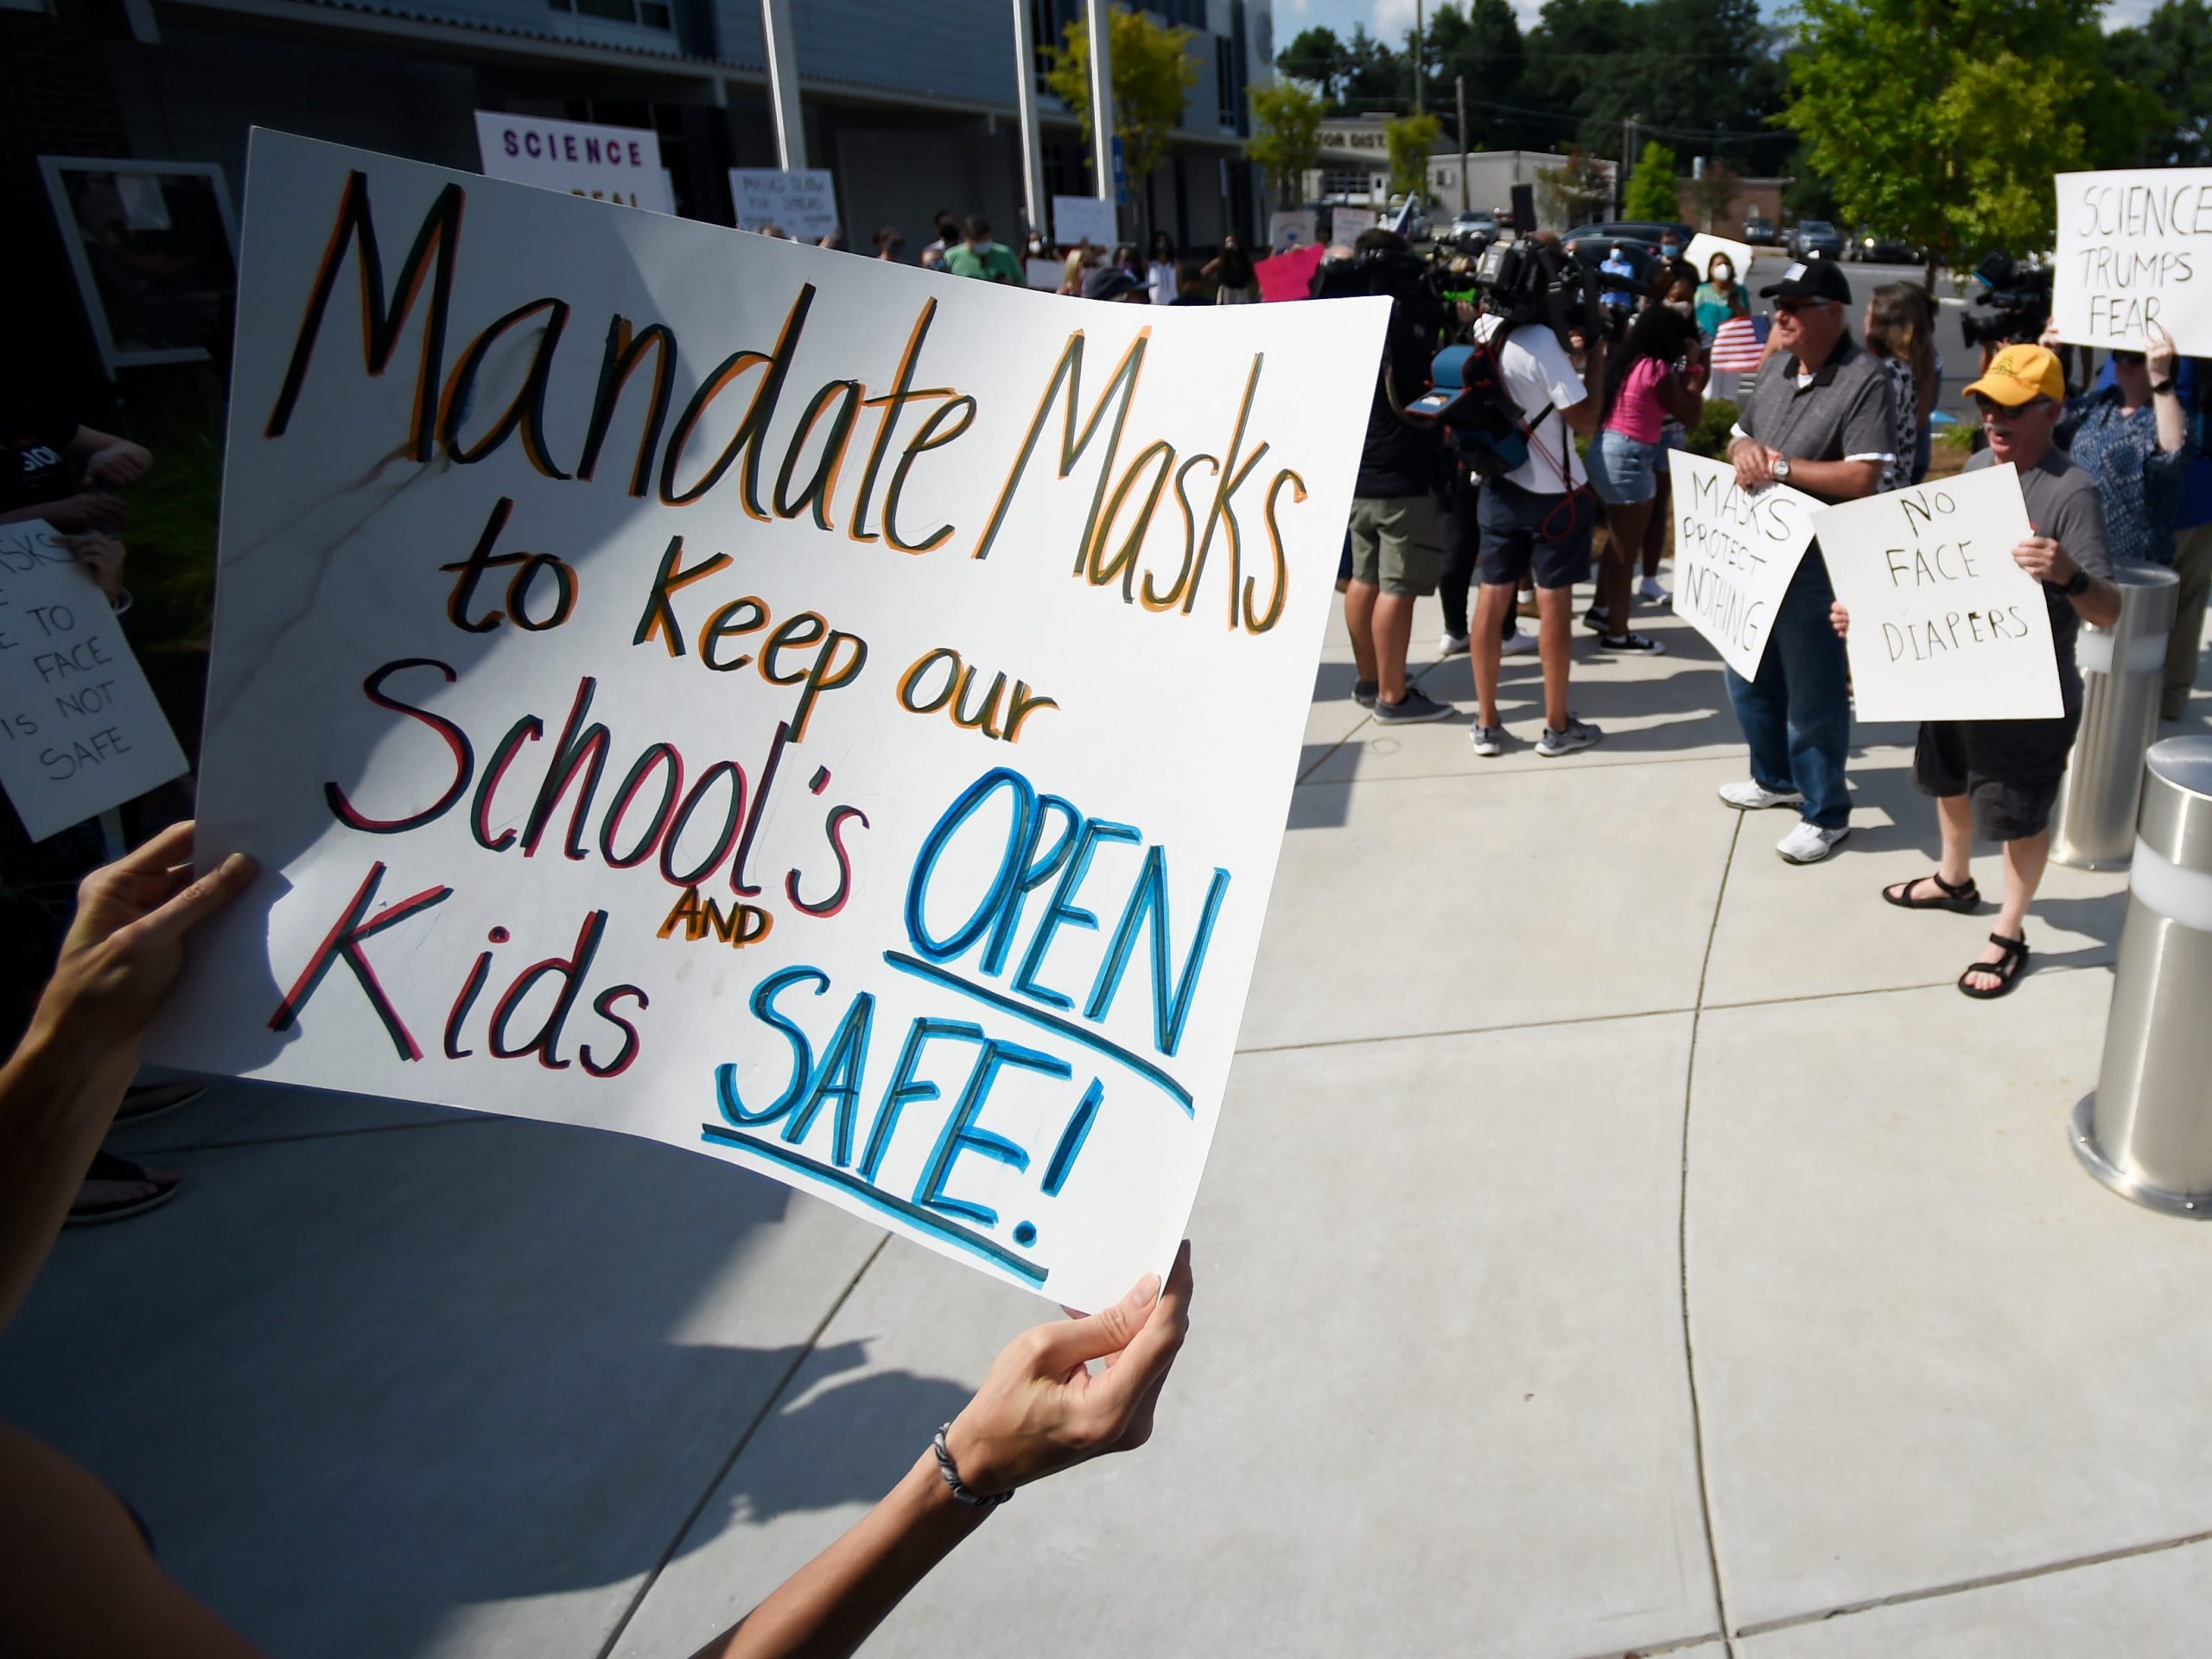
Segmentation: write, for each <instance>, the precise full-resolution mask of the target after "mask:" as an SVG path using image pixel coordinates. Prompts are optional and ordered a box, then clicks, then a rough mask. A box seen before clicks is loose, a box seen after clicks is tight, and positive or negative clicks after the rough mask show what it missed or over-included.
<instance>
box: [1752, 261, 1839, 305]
mask: <svg viewBox="0 0 2212 1659" xmlns="http://www.w3.org/2000/svg"><path fill="white" fill-rule="evenodd" d="M1759 298H1761V299H1763V300H1837V301H1840V302H1842V303H1843V304H1845V305H1849V304H1850V303H1851V282H1850V279H1849V278H1848V277H1845V275H1844V274H1843V267H1842V266H1841V265H1839V264H1836V262H1835V261H1834V260H1833V259H1811V260H1808V261H1807V262H1806V263H1805V264H1802V265H1792V266H1790V267H1789V270H1785V271H1783V273H1782V280H1781V281H1780V282H1778V283H1769V284H1768V285H1767V286H1766V287H1764V288H1763V289H1759Z"/></svg>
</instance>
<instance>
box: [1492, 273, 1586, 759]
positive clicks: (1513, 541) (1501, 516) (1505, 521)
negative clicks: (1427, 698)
mask: <svg viewBox="0 0 2212 1659" xmlns="http://www.w3.org/2000/svg"><path fill="white" fill-rule="evenodd" d="M1525 247H1526V251H1525V252H1522V253H1520V254H1519V259H1521V260H1528V261H1531V262H1533V263H1532V264H1526V265H1519V266H1518V268H1519V269H1520V270H1522V271H1525V272H1528V273H1529V277H1528V278H1527V281H1528V282H1533V283H1540V284H1541V287H1542V289H1543V291H1544V292H1545V294H1547V295H1548V296H1552V297H1554V299H1559V300H1566V299H1569V298H1571V299H1572V300H1573V301H1575V302H1580V315H1581V316H1583V317H1585V318H1586V316H1587V311H1588V307H1587V303H1586V301H1585V300H1584V299H1583V293H1584V289H1583V284H1584V283H1585V282H1586V280H1587V273H1586V271H1585V270H1583V269H1582V267H1581V266H1580V265H1579V264H1576V263H1575V261H1574V260H1573V257H1571V256H1569V255H1567V254H1564V253H1562V252H1560V249H1559V245H1558V238H1555V237H1552V236H1550V235H1549V233H1548V232H1537V233H1536V234H1535V236H1534V237H1532V238H1530V239H1529V243H1528V244H1527V245H1525ZM1516 264H1518V262H1517V261H1516ZM1516 292H1517V293H1518V294H1520V295H1523V296H1525V295H1527V294H1528V293H1529V288H1528V287H1527V286H1526V285H1525V283H1524V285H1523V286H1522V287H1520V288H1519V289H1517V290H1516ZM1483 305H1484V315H1482V316H1480V317H1478V318H1477V319H1476V321H1475V323H1474V327H1473V330H1472V338H1473V340H1474V343H1475V344H1477V345H1478V346H1481V345H1490V344H1491V342H1493V341H1495V342H1496V345H1495V348H1494V349H1495V353H1496V357H1497V368H1498V375H1499V378H1500V379H1501V380H1502V381H1503V385H1504V388H1505V390H1506V391H1507V393H1508V394H1509V395H1510V397H1511V398H1512V400H1513V402H1514V404H1515V405H1516V407H1517V408H1518V410H1519V411H1520V419H1521V423H1522V431H1523V435H1525V436H1526V438H1527V440H1528V447H1529V453H1528V458H1527V459H1526V460H1524V461H1522V462H1521V463H1520V464H1519V465H1518V466H1516V467H1513V468H1512V469H1511V470H1510V472H1507V473H1506V474H1504V475H1503V476H1502V477H1498V478H1494V479H1492V480H1490V481H1489V482H1488V483H1486V484H1485V485H1484V486H1483V490H1482V494H1481V498H1480V499H1479V500H1478V503H1477V505H1476V513H1475V517H1476V522H1477V524H1478V527H1479V530H1480V544H1479V547H1478V552H1477V555H1476V562H1477V568H1478V572H1479V574H1480V575H1481V578H1482V589H1481V592H1480V594H1479V595H1478V597H1477V600H1476V603H1475V615H1474V621H1473V626H1472V629H1471V656H1472V658H1473V659H1474V671H1475V695H1476V699H1477V702H1478V705H1479V708H1478V713H1477V714H1476V716H1475V725H1474V730H1473V733H1472V734H1471V735H1472V737H1473V741H1474V747H1475V753H1477V754H1479V755H1484V756H1489V755H1497V754H1503V753H1504V752H1505V743H1506V735H1505V728H1504V725H1503V722H1502V721H1501V720H1500V719H1499V717H1498V711H1497V681H1498V671H1499V661H1500V656H1501V651H1500V643H1501V642H1500V634H1501V632H1502V630H1503V626H1504V624H1505V622H1506V620H1507V619H1508V618H1509V617H1510V615H1511V614H1512V611H1513V607H1514V602H1515V595H1516V594H1517V593H1518V592H1519V591H1520V586H1521V583H1522V581H1523V580H1525V579H1526V578H1528V577H1529V576H1530V575H1534V576H1535V584H1536V617H1537V625H1536V639H1537V651H1538V654H1539V655H1540V657H1541V659H1542V662H1543V665H1544V731H1543V735H1542V736H1541V737H1540V738H1539V739H1538V740H1537V741H1536V753H1538V754H1541V755H1546V756H1554V755H1561V754H1571V753H1573V752H1574V751H1575V750H1577V749H1586V748H1588V747H1590V746H1591V745H1592V743H1595V742H1596V741H1598V740H1599V737H1601V736H1602V735H1603V734H1602V733H1601V732H1600V731H1599V729H1598V728H1596V727H1595V726H1592V725H1590V724H1588V723H1587V722H1586V721H1580V720H1577V719H1576V718H1575V717H1574V715H1573V712H1572V711H1571V710H1570V709H1568V708H1567V672H1568V665H1569V661H1570V658H1569V653H1570V652H1571V651H1572V649H1573V599H1574V584H1575V583H1576V582H1584V581H1587V580H1588V579H1589V575H1590V537H1591V531H1592V526H1593V525H1594V524H1595V522H1596V519H1597V504H1596V500H1595V498H1593V497H1592V495H1591V493H1590V491H1589V489H1588V487H1587V479H1586V475H1585V474H1584V472H1583V469H1582V458H1581V457H1580V455H1579V454H1576V453H1575V448H1574V440H1575V438H1576V437H1577V436H1578V435H1580V436H1588V435H1590V434H1592V433H1593V432H1595V431H1596V430H1597V428H1598V416H1599V399H1598V398H1597V397H1593V396H1592V394H1591V393H1590V391H1588V389H1587V388H1586V386H1585V385H1583V381H1582V377H1581V376H1580V375H1579V374H1577V373H1576V372H1575V371H1574V365H1573V362H1572V361H1571V360H1570V359H1569V358H1568V356H1567V342H1566V340H1564V339H1563V338H1562V335H1563V334H1564V333H1565V331H1566V329H1567V327H1568V317H1567V311H1566V310H1565V309H1564V308H1563V307H1554V310H1553V314H1552V315H1550V316H1549V317H1548V320H1544V321H1538V320H1536V319H1535V317H1534V316H1533V315H1530V314H1529V308H1528V305H1527V302H1526V301H1525V299H1516V297H1515V296H1513V295H1507V294H1501V293H1500V292H1498V291H1497V290H1496V289H1492V290H1490V291H1487V292H1485V293H1484V296H1483ZM1589 349H1590V356H1589V361H1588V370H1589V373H1590V376H1591V378H1592V379H1595V380H1598V381H1599V382H1600V383H1601V384H1602V382H1603V379H1604V376H1605V341H1604V340H1603V339H1602V338H1598V339H1592V340H1591V341H1590V348H1589ZM1554 412H1556V414H1557V415H1558V416H1559V418H1558V419H1557V420H1553V419H1552V418H1550V417H1551V416H1553V415H1554Z"/></svg>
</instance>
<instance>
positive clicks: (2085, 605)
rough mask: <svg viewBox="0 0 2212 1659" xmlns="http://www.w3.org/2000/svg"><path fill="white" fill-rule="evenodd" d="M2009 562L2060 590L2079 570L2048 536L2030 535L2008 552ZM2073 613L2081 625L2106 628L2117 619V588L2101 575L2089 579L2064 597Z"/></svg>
mask: <svg viewBox="0 0 2212 1659" xmlns="http://www.w3.org/2000/svg"><path fill="white" fill-rule="evenodd" d="M2012 563H2015V564H2017V565H2018V566H2019V567H2020V569H2023V570H2024V571H2026V572H2027V573H2028V574H2029V575H2031V576H2033V577H2034V578H2035V579H2036V580H2037V582H2050V583H2051V584H2052V585H2053V586H2054V587H2059V588H2063V587H2064V586H2065V585H2066V584H2067V583H2068V582H2071V581H2073V580H2074V578H2075V575H2077V574H2078V573H2079V572H2080V570H2081V569H2082V567H2081V566H2080V565H2078V564H2076V563H2075V562H2074V558H2073V556H2072V555H2071V554H2069V553H2068V552H2067V550H2066V549H2065V548H2064V547H2063V545H2062V544H2061V543H2058V542H2056V541H2055V540H2053V539H2052V538H2051V537H2048V536H2031V537H2028V539H2027V540H2025V541H2024V542H2022V543H2020V544H2019V545H2018V546H2017V547H2015V548H2014V549H2013V550H2012ZM2067 602H2068V603H2069V604H2070V605H2072V606H2073V607H2074V613H2075V615H2076V616H2078V617H2080V618H2081V619H2082V620H2083V621H2084V622H2088V623H2091V624H2093V625H2094V626H2097V627H2100V628H2108V627H2110V626H2112V625H2113V623H2115V622H2117V621H2119V620H2120V588H2119V587H2118V586H2117V585H2116V584H2115V583H2113V582H2107V581H2106V580H2105V579H2104V578H2103V577H2102V576H2091V577H2090V578H2089V585H2088V587H2087V588H2083V589H2082V591H2081V592H2080V593H2078V594H2069V595H2068V596H2067Z"/></svg>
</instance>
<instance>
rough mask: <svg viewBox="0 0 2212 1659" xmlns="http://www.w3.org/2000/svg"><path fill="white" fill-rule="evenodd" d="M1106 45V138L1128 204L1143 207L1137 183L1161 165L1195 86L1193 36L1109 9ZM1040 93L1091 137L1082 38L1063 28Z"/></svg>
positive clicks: (1075, 28) (1082, 33) (1074, 26)
mask: <svg viewBox="0 0 2212 1659" xmlns="http://www.w3.org/2000/svg"><path fill="white" fill-rule="evenodd" d="M1109 16H1110V18H1111V22H1109V25H1108V29H1109V34H1108V40H1107V45H1108V49H1109V51H1111V53H1112V54H1113V58H1114V111H1113V115H1114V132H1115V134H1116V137H1119V138H1120V139H1121V141H1122V171H1123V172H1124V173H1126V174H1127V175H1128V180H1129V190H1130V194H1131V195H1132V197H1133V198H1134V199H1135V200H1138V201H1142V200H1144V196H1143V193H1142V190H1141V186H1142V184H1143V182H1144V181H1145V179H1146V178H1147V176H1148V175H1151V174H1152V173H1153V172H1154V171H1156V170H1157V169H1158V168H1159V167H1160V163H1162V162H1165V161H1166V159H1167V143H1168V138H1169V137H1170V135H1172V134H1173V132H1174V130H1175V128H1176V125H1177V124H1178V123H1179V122H1180V121H1181V120H1182V118H1183V106H1184V105H1185V103H1186V102H1187V101H1188V100H1189V98H1190V95H1191V88H1192V87H1193V86H1197V85H1198V60H1196V59H1195V58H1193V57H1192V55H1191V49H1190V48H1191V42H1192V41H1193V40H1194V39H1196V38H1197V36H1196V35H1195V33H1194V32H1193V31H1192V30H1191V29H1184V28H1181V27H1179V26H1178V27H1176V28H1173V29H1168V28H1163V27H1161V26H1160V24H1158V23H1155V22H1153V21H1152V19H1151V18H1150V17H1148V16H1146V15H1145V14H1144V13H1142V12H1139V11H1124V10H1121V9H1120V8H1118V7H1117V8H1116V9H1115V10H1114V11H1113V12H1111V13H1110V14H1109ZM1045 82H1046V85H1047V86H1050V87H1051V88H1052V90H1053V91H1054V92H1057V93H1058V94H1059V98H1060V101H1061V102H1062V103H1063V104H1065V105H1067V106H1068V108H1069V109H1071V110H1072V111H1075V113H1076V115H1077V118H1079V119H1080V120H1081V121H1082V122H1083V135H1084V139H1085V140H1086V141H1087V140H1088V139H1089V138H1090V133H1091V111H1090V32H1089V31H1088V30H1087V29H1084V26H1083V25H1082V24H1081V23H1070V24H1069V25H1068V27H1067V34H1066V36H1065V38H1064V39H1063V40H1062V41H1061V42H1060V44H1059V45H1058V46H1057V47H1055V48H1052V67H1050V68H1049V69H1048V70H1047V71H1046V74H1045Z"/></svg>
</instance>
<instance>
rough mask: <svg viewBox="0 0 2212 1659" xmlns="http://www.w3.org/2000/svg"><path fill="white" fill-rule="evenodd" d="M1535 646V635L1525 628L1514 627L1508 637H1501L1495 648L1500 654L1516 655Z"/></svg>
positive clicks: (1531, 649) (1533, 648)
mask: <svg viewBox="0 0 2212 1659" xmlns="http://www.w3.org/2000/svg"><path fill="white" fill-rule="evenodd" d="M1535 648H1536V636H1535V634H1533V633H1531V632H1529V630H1528V629H1526V628H1516V629H1515V630H1514V631H1513V637H1512V638H1511V639H1502V640H1500V641H1499V642H1498V646H1497V649H1498V651H1499V652H1500V654H1501V655H1503V656H1507V657H1517V656H1520V655H1521V654H1522V653H1523V652H1531V651H1534V650H1535Z"/></svg>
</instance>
